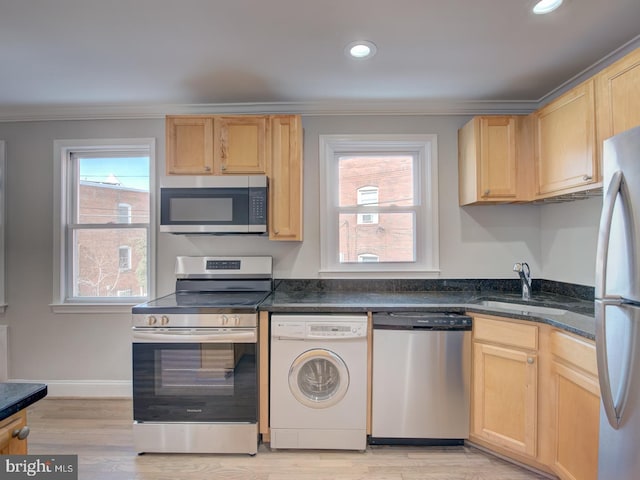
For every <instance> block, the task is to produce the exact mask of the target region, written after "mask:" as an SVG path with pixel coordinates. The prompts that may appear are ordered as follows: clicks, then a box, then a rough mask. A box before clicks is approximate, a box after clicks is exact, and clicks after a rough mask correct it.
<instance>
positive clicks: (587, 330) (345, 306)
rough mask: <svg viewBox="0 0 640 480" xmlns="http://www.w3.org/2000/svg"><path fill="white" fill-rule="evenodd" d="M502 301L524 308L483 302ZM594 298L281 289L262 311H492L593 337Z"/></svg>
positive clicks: (552, 295) (555, 295)
mask: <svg viewBox="0 0 640 480" xmlns="http://www.w3.org/2000/svg"><path fill="white" fill-rule="evenodd" d="M487 301H493V302H506V303H510V304H513V303H516V304H519V305H523V306H522V308H520V307H519V306H518V307H515V308H513V309H512V308H504V307H499V306H487V305H483V302H487ZM528 305H529V306H542V307H550V308H556V309H561V310H566V312H565V313H563V314H560V315H558V314H553V313H546V312H545V313H540V312H531V311H528V310H527V306H528ZM593 307H594V303H593V301H588V300H582V299H579V298H574V297H568V296H563V295H558V294H555V293H549V292H536V293H534V295H532V299H531V300H530V301H523V300H522V298H521V296H520V295H519V294H516V293H512V292H504V291H499V290H496V291H492V290H483V291H409V292H401V291H382V292H363V291H313V290H311V291H303V290H285V291H278V290H277V289H276V291H275V292H273V293H272V294H271V296H269V297H268V298H267V299H266V300H265V301H264V302H263V303H262V304H261V305H260V310H266V311H269V312H272V313H287V312H288V313H294V312H296V313H320V312H324V313H343V312H382V311H386V312H388V311H411V310H414V311H442V310H446V311H448V312H454V313H456V312H465V311H468V312H478V313H487V314H491V315H496V316H501V317H508V318H516V319H520V320H529V321H534V322H540V323H546V324H548V325H552V326H554V327H558V328H560V329H562V330H565V331H568V332H572V333H575V334H577V335H580V336H583V337H585V338H589V339H591V340H593V339H594V338H595V322H594V317H593Z"/></svg>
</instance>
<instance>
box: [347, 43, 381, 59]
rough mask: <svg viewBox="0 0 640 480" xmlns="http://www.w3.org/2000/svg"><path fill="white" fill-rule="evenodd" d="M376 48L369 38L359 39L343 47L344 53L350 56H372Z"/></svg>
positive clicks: (359, 57) (360, 57)
mask: <svg viewBox="0 0 640 480" xmlns="http://www.w3.org/2000/svg"><path fill="white" fill-rule="evenodd" d="M377 51H378V49H377V48H376V46H375V44H374V43H373V42H370V41H369V40H359V41H357V42H351V43H350V44H349V45H347V47H346V48H345V53H346V54H347V55H348V56H349V57H352V58H358V59H363V58H371V57H373V56H374V55H375V54H376V52H377Z"/></svg>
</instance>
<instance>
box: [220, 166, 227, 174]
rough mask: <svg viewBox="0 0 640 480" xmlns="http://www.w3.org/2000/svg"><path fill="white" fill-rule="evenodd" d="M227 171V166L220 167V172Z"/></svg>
mask: <svg viewBox="0 0 640 480" xmlns="http://www.w3.org/2000/svg"><path fill="white" fill-rule="evenodd" d="M226 169H227V166H226V165H224V164H223V165H222V167H220V170H222V171H223V172H224V171H225V170H226Z"/></svg>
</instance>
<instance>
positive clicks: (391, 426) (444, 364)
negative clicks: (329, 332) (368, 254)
mask: <svg viewBox="0 0 640 480" xmlns="http://www.w3.org/2000/svg"><path fill="white" fill-rule="evenodd" d="M470 379H471V317H468V316H465V315H461V314H455V313H441V312H395V313H388V312H380V313H374V314H373V377H372V383H373V386H372V387H373V388H372V419H371V437H370V438H369V443H370V444H373V445H375V444H394V443H395V444H426V445H460V444H463V443H464V440H465V439H467V438H468V437H469V389H470Z"/></svg>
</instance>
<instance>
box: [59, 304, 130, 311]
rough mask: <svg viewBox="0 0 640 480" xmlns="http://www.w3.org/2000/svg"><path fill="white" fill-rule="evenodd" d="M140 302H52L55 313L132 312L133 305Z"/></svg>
mask: <svg viewBox="0 0 640 480" xmlns="http://www.w3.org/2000/svg"><path fill="white" fill-rule="evenodd" d="M134 305H138V303H119V304H117V305H114V304H108V303H52V304H49V307H50V308H51V311H52V312H53V313H111V314H113V313H126V314H131V307H133V306H134Z"/></svg>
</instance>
